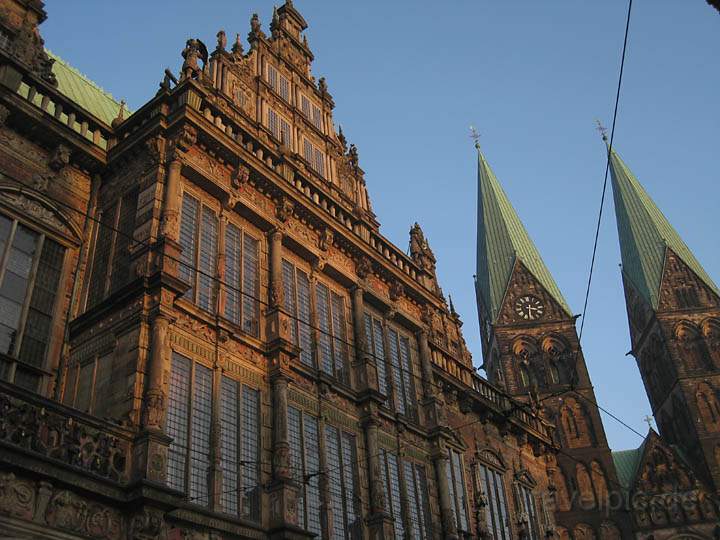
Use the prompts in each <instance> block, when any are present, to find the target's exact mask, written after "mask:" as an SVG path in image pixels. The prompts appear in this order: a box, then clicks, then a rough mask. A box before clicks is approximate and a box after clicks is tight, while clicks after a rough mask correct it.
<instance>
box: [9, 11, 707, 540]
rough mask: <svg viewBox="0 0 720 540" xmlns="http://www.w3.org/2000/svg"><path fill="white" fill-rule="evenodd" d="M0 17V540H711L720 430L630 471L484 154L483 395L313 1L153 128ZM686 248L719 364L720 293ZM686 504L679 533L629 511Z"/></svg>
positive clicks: (634, 455) (30, 14) (171, 87)
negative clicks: (385, 218) (310, 8)
mask: <svg viewBox="0 0 720 540" xmlns="http://www.w3.org/2000/svg"><path fill="white" fill-rule="evenodd" d="M0 5H2V10H0V141H1V142H2V144H0V376H1V378H2V382H0V409H1V410H2V415H0V538H48V539H50V538H52V539H74V538H108V539H133V540H134V539H151V538H153V539H154V538H162V539H168V540H170V539H198V540H199V539H203V540H204V539H207V540H211V539H241V538H278V539H280V538H288V539H302V538H313V537H316V538H332V539H335V538H337V539H384V538H428V539H430V538H432V539H439V538H443V539H445V538H451V539H452V538H457V539H460V538H498V539H508V540H509V539H515V538H526V539H534V540H536V539H541V538H573V539H575V540H581V539H583V540H584V539H591V538H597V539H605V540H610V539H617V538H632V537H637V538H650V536H649V535H650V534H655V535H656V536H655V538H714V536H713V534H716V533H717V532H715V533H714V532H713V531H714V527H715V523H716V521H717V519H716V515H717V514H716V512H717V507H716V506H715V502H714V498H713V497H712V495H713V494H714V493H715V487H714V486H715V485H716V484H715V482H716V481H717V472H718V468H717V467H718V464H717V461H712V459H717V456H719V455H720V452H716V451H715V446H714V445H715V439H714V435H713V433H714V431H712V429H711V427H707V426H712V425H714V424H707V426H706V427H705V428H703V429H700V428H698V427H696V426H695V424H693V422H692V421H691V420H688V423H687V424H683V423H682V421H681V422H680V423H679V424H678V423H677V421H675V424H677V425H675V424H673V426H675V427H673V428H672V429H686V430H690V431H692V433H693V434H694V436H695V437H696V438H695V439H694V440H697V441H701V443H702V444H701V445H700V446H701V447H702V451H698V450H696V449H694V448H695V445H687V446H683V443H684V441H685V440H686V439H685V438H684V436H682V435H678V436H676V438H674V439H673V438H671V437H670V436H669V435H668V433H669V432H670V431H669V430H670V429H671V428H666V427H664V424H663V422H662V421H659V422H658V424H659V425H660V432H661V433H660V436H658V435H657V434H655V433H651V434H650V435H649V436H648V440H647V441H646V442H645V444H644V445H643V447H641V449H638V450H637V451H628V452H626V453H624V454H620V455H613V454H612V453H611V452H610V450H609V448H608V446H607V441H606V440H605V435H604V432H603V428H602V423H601V421H600V417H599V413H598V411H597V408H596V407H595V406H593V405H592V403H593V402H594V399H595V398H594V394H593V391H592V386H591V383H590V379H589V375H588V373H587V369H586V367H585V361H584V359H583V357H582V353H581V352H580V350H579V343H578V340H577V336H576V332H575V324H574V322H575V318H574V317H573V315H572V312H571V311H570V308H569V307H568V306H567V303H566V302H565V300H564V299H563V297H562V294H561V292H560V290H559V288H558V287H557V285H556V284H555V282H554V280H553V278H552V276H551V275H550V273H549V272H548V271H547V269H546V268H545V266H544V264H543V263H542V259H541V258H540V256H539V254H538V253H537V250H536V249H535V247H534V245H533V244H532V242H531V241H530V239H529V236H528V235H527V233H526V232H525V230H524V228H523V227H522V224H521V223H520V221H519V218H518V217H517V215H516V214H515V213H514V210H513V209H512V206H511V205H510V203H509V201H508V200H507V197H505V195H504V193H503V192H502V188H501V187H500V184H499V182H498V181H497V179H496V178H495V176H494V174H493V173H492V171H491V170H490V168H489V165H488V164H487V162H486V160H485V158H484V156H482V155H479V162H478V167H479V169H478V183H479V193H480V198H479V212H480V217H481V218H482V219H481V220H479V230H478V274H477V283H476V292H477V294H478V305H479V313H480V317H481V321H482V333H483V354H484V358H485V369H486V371H487V372H488V374H489V380H488V379H485V378H483V377H480V376H479V375H478V374H477V373H476V370H475V368H474V367H473V363H472V359H471V357H470V354H469V352H468V350H467V347H466V345H465V341H464V339H463V336H462V329H461V328H462V321H461V320H460V318H459V316H458V315H457V313H456V312H455V310H454V308H453V306H452V302H449V303H448V302H447V301H446V299H445V297H444V295H443V292H442V290H441V287H440V284H439V283H438V281H437V277H436V271H435V265H436V260H435V256H434V254H433V252H432V249H431V248H430V245H429V243H428V239H427V238H426V237H425V235H424V233H423V231H422V228H421V227H420V226H419V225H417V224H416V225H415V226H413V228H412V229H411V231H410V242H409V250H408V252H409V255H407V254H406V251H405V249H401V248H399V247H397V246H395V245H394V244H393V243H392V242H390V241H389V240H388V239H387V238H385V237H384V236H383V235H382V233H381V232H380V224H379V223H378V221H377V219H376V216H375V215H374V213H373V211H372V206H371V203H370V197H369V195H368V186H367V184H366V180H365V175H364V172H363V171H362V169H361V167H360V163H359V156H358V150H357V148H356V147H355V146H354V145H352V144H348V142H347V140H346V138H345V135H344V134H343V132H342V130H341V129H337V130H336V128H335V126H334V124H333V118H332V112H333V108H334V102H333V98H332V96H331V94H330V92H329V88H328V84H327V82H326V81H325V79H322V78H321V79H318V80H316V79H315V77H314V76H313V75H312V71H311V66H312V61H313V58H314V57H313V53H312V51H311V50H310V48H309V46H308V42H307V38H306V37H305V34H304V30H305V29H306V28H307V22H306V21H305V20H304V18H303V17H302V15H301V14H300V12H299V11H298V10H297V9H296V7H295V6H294V5H293V3H292V2H291V1H287V2H286V3H285V4H283V5H282V6H281V7H279V8H277V9H276V10H275V11H274V13H273V14H272V19H271V22H270V24H269V27H268V30H267V33H266V31H265V30H264V29H263V26H262V24H261V22H260V18H259V17H258V16H257V15H255V16H253V18H252V19H251V21H250V29H249V30H250V31H249V34H248V36H247V40H241V39H240V36H239V35H238V36H237V38H235V39H233V38H232V37H230V39H229V38H228V36H226V34H225V32H223V31H220V32H218V34H217V36H216V44H215V45H214V48H213V49H212V50H209V49H208V48H207V46H206V45H205V44H204V43H203V41H201V40H199V39H190V40H187V42H186V43H185V46H184V48H183V49H182V52H181V58H179V64H180V62H181V65H180V70H179V72H178V73H177V74H175V73H173V72H172V71H166V73H165V76H164V77H163V78H162V81H161V83H160V87H159V89H158V90H157V93H156V95H155V96H154V97H153V98H152V99H151V100H149V101H148V102H147V103H146V104H144V105H143V106H142V107H140V109H138V110H136V111H132V112H130V111H128V110H127V109H126V107H125V105H124V104H122V103H118V102H116V101H115V100H114V99H113V98H112V97H111V96H109V95H108V94H107V93H105V92H104V91H102V90H101V89H100V88H99V87H98V86H97V85H95V84H94V83H93V82H91V81H89V80H88V79H87V78H86V77H84V76H83V75H82V74H80V73H79V72H78V71H77V70H75V69H74V68H72V67H71V66H70V65H68V64H67V63H65V62H64V61H63V60H62V59H60V58H58V57H56V56H54V55H53V54H52V53H51V52H50V51H48V50H46V49H45V48H44V43H43V41H42V39H41V37H40V33H39V25H40V23H41V22H42V21H43V20H44V19H45V17H46V14H45V11H44V9H43V4H42V2H40V1H38V0H2V2H0ZM613 167H614V168H613V174H614V178H615V177H616V176H617V175H618V174H619V171H620V168H619V165H618V164H616V163H615V162H613ZM618 178H620V177H619V176H618ZM620 180H622V179H620ZM618 185H620V184H618ZM620 187H622V186H620ZM617 193H619V191H617V192H616V197H617V196H618V195H617ZM618 219H620V217H619V218H618ZM636 221H637V220H636ZM640 222H642V223H645V222H644V221H642V220H640ZM631 229H632V227H631ZM623 230H624V229H623ZM632 230H633V231H634V229H632ZM620 236H621V242H623V243H624V244H626V243H628V242H629V241H631V240H628V238H630V237H628V236H627V235H625V236H624V235H623V232H621V235H620ZM633 238H634V237H633ZM683 245H684V244H683ZM669 247H670V248H671V249H673V250H674V251H672V253H675V254H676V255H677V257H680V258H681V259H682V261H685V265H686V266H687V268H686V269H685V270H683V271H684V272H686V274H687V275H686V280H687V279H690V278H692V276H695V277H696V278H697V279H696V281H694V282H692V283H697V284H698V287H699V286H700V285H701V284H703V283H704V284H705V289H703V290H706V293H707V294H706V295H705V296H703V294H705V293H703V294H701V297H702V299H703V301H704V302H705V303H703V304H702V305H700V304H698V305H694V307H692V310H695V311H692V312H690V311H687V309H691V308H688V307H685V308H682V309H683V310H686V311H682V313H683V314H684V315H683V317H684V318H683V319H682V320H683V321H685V320H686V319H690V321H689V322H688V324H694V325H695V326H697V329H698V330H697V331H698V333H697V334H692V335H693V336H696V337H697V340H696V341H697V343H700V340H701V339H706V336H710V337H707V339H709V340H712V339H713V338H712V336H713V335H714V334H712V328H714V326H713V324H714V323H712V321H713V320H714V317H716V315H715V314H714V313H715V312H713V311H712V310H713V309H716V308H717V297H716V296H712V295H714V294H716V293H717V291H716V289H715V288H714V285H712V284H711V283H712V282H708V280H709V278H708V277H707V276H705V275H704V274H702V275H700V273H699V272H700V271H699V270H698V267H699V264H698V265H697V266H696V265H695V263H694V262H691V263H688V262H687V261H686V259H687V254H686V252H684V251H682V249H680V248H678V245H677V244H676V243H672V245H670V246H669ZM682 261H681V262H682ZM693 261H694V259H693ZM623 262H624V265H625V266H626V267H627V266H628V265H629V263H628V262H626V261H625V251H623ZM678 264H680V262H678ZM698 276H699V277H698ZM648 279H650V278H648ZM698 280H699V281H698ZM691 281H692V280H691ZM626 284H627V280H626ZM637 294H641V293H640V292H638V293H637ZM643 298H644V297H643ZM643 301H646V302H647V301H648V300H647V299H645V300H643ZM712 302H715V303H714V304H713V303H712ZM629 305H630V301H629ZM660 305H661V304H658V305H657V306H655V309H656V311H655V312H652V309H651V308H652V299H650V300H649V307H648V309H649V311H648V316H647V317H648V318H647V321H651V320H652V321H661V320H662V321H665V318H663V317H665V314H667V317H670V315H669V313H670V311H672V310H670V311H668V310H667V309H665V311H663V310H662V309H660V311H658V309H659V308H658V306H660ZM662 305H663V306H664V305H665V304H662ZM663 309H664V308H663ZM703 310H704V311H703ZM701 311H702V313H701ZM650 313H657V315H651V314H650ZM686 315H687V316H686ZM653 317H654V318H653ZM667 317H666V318H667ZM672 317H679V315H678V313H677V310H674V311H672ZM672 317H670V318H672ZM706 319H707V320H709V321H711V322H708V323H707V324H709V325H710V326H709V327H708V328H711V330H708V331H707V332H706V331H705V330H704V328H705V326H703V324H705V322H704V321H706ZM673 320H674V319H673ZM711 323H712V324H711ZM633 324H634V323H633V322H632V320H631V328H632V325H633ZM647 324H651V323H650V322H648V323H647ZM652 324H660V325H662V324H664V323H660V322H657V323H652ZM667 324H670V323H667ZM668 328H669V327H668ZM673 328H674V327H673ZM683 328H685V326H683ZM692 328H695V327H692ZM690 331H691V330H688V332H690ZM708 332H709V333H708ZM681 333H682V332H681ZM673 335H675V334H673ZM683 335H684V334H683ZM633 336H634V337H633V340H634V341H637V340H641V337H639V336H640V334H638V335H637V336H636V334H635V333H633ZM696 341H693V343H696ZM637 343H638V344H639V345H638V349H637V350H638V351H641V348H642V347H643V345H642V344H640V341H637ZM643 343H644V342H643ZM703 343H705V342H704V341H703ZM708 343H709V345H708V346H707V347H706V348H705V349H702V350H701V349H700V348H699V347H700V345H698V347H697V348H692V347H690V348H686V349H677V350H675V349H673V351H675V352H670V353H668V355H670V356H672V355H673V354H676V355H677V356H678V358H681V359H684V358H686V357H688V358H690V357H689V356H687V355H688V354H690V353H686V352H684V351H686V350H692V351H695V352H692V355H694V356H692V359H693V360H692V362H695V363H694V364H692V365H693V366H696V367H694V368H693V369H694V370H695V371H692V370H690V371H682V372H678V375H677V379H678V380H679V381H681V382H680V383H679V384H678V385H676V386H677V387H678V388H680V387H682V388H686V387H687V388H688V389H687V390H683V391H680V390H673V391H670V392H669V393H668V392H665V393H662V392H660V391H658V392H659V393H658V394H657V395H658V397H657V401H653V399H654V398H652V397H651V401H652V402H653V403H654V405H653V406H654V408H655V403H657V411H658V412H657V413H656V414H661V411H665V410H666V409H665V408H667V407H670V406H674V405H672V404H674V403H675V401H673V396H674V395H675V394H677V399H680V400H684V401H683V403H689V404H690V403H691V398H694V396H695V395H696V394H697V391H696V387H695V386H693V389H692V390H690V389H689V388H690V386H689V385H690V384H691V382H690V381H692V384H695V381H700V379H702V380H704V379H705V378H706V373H707V370H709V369H710V368H711V366H714V365H715V364H714V363H713V362H714V361H715V360H714V356H712V355H713V354H714V352H712V351H715V348H713V346H712V342H711V341H708ZM698 351H699V352H698ZM705 351H707V354H708V355H710V356H709V357H708V356H703V355H705ZM639 355H640V357H642V356H643V353H642V352H639ZM708 358H709V359H708ZM688 361H689V360H688ZM639 362H640V361H639ZM643 365H644V364H643ZM641 369H644V368H643V367H642V365H641ZM688 369H689V368H688ZM702 370H705V371H702ZM701 375H702V376H701ZM648 380H651V379H648ZM647 384H649V383H646V385H647ZM697 384H700V383H699V382H697ZM705 384H707V385H708V388H714V386H713V384H714V382H713V381H710V382H707V381H706V382H705ZM683 385H684V386H683ZM697 388H700V386H697ZM702 388H703V389H704V388H705V386H703V387H702ZM648 391H649V392H650V390H648ZM673 392H674V394H673ZM709 392H710V391H709V390H708V391H707V392H706V394H704V395H706V397H707V399H708V401H707V406H706V405H704V403H705V402H704V401H702V407H705V408H702V409H701V412H703V413H707V414H709V415H712V414H714V413H718V414H720V410H719V409H717V401H712V399H711V398H712V395H711V393H709ZM671 394H672V395H671ZM667 403H670V404H671V405H667ZM692 403H695V402H692ZM698 403H700V402H698ZM691 406H692V405H688V407H691ZM713 407H715V409H713ZM694 412H695V411H694V410H693V409H689V410H688V413H687V414H688V416H690V415H692V414H694ZM668 414H671V416H672V415H674V414H675V413H674V409H673V410H672V411H671V412H670V413H668ZM673 417H674V416H673ZM708 418H712V416H709V417H708ZM663 460H664V461H663ZM658 467H664V468H663V470H665V471H667V473H666V474H664V475H663V476H660V477H658V475H657V474H656V473H654V472H653V471H655V470H656V469H657V468H658ZM673 482H674V483H673ZM668 486H671V487H668ZM673 489H674V490H675V491H678V490H680V491H682V492H683V493H688V494H689V495H688V496H689V497H691V499H692V500H691V501H690V503H688V504H687V505H686V506H687V508H685V507H684V509H683V510H681V512H680V513H679V514H678V513H672V512H671V510H672V508H671V507H670V506H667V504H666V503H665V502H663V504H666V506H664V507H662V509H660V510H657V511H654V513H653V512H649V513H648V512H646V513H644V514H643V513H642V512H640V513H638V512H637V511H635V510H634V509H632V510H631V507H630V505H628V504H613V496H617V495H618V494H622V495H623V496H628V495H629V494H636V493H638V492H640V493H641V494H642V496H644V497H646V499H647V504H648V505H650V506H652V507H653V508H656V507H658V505H659V502H658V501H660V500H661V499H662V497H663V496H664V495H665V494H667V493H668V492H669V491H672V490H673ZM653 490H654V491H653ZM653 497H654V498H653ZM662 500H663V501H664V499H662ZM651 503H652V504H651ZM668 504H669V503H668ZM653 505H654V506H653ZM661 515H662V516H665V517H664V518H662V519H664V520H665V521H664V522H662V523H661V521H662V519H660V518H658V517H657V516H661ZM682 531H685V532H682ZM693 531H694V532H693ZM680 533H682V534H686V533H687V534H686V535H685V536H682V535H681V536H677V535H678V534H680ZM692 534H696V535H697V536H692Z"/></svg>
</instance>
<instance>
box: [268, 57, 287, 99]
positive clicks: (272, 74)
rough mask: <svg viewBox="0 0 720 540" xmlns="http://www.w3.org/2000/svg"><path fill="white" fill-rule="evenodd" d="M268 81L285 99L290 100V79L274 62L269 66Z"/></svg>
mask: <svg viewBox="0 0 720 540" xmlns="http://www.w3.org/2000/svg"><path fill="white" fill-rule="evenodd" d="M267 77H268V83H269V84H270V86H271V87H272V89H273V90H275V92H277V93H278V94H279V95H280V97H282V98H283V99H284V100H285V101H288V102H289V101H290V81H289V80H288V78H287V77H285V76H284V75H283V74H281V73H280V72H279V71H278V69H277V68H276V67H275V66H273V65H272V64H268V66H267Z"/></svg>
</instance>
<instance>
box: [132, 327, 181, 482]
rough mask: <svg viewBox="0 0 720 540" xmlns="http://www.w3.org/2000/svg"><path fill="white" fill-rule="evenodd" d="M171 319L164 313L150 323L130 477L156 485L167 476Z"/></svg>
mask: <svg viewBox="0 0 720 540" xmlns="http://www.w3.org/2000/svg"><path fill="white" fill-rule="evenodd" d="M169 326H170V319H169V318H168V316H167V315H165V314H164V313H158V314H157V315H156V316H155V318H154V319H153V321H152V343H151V355H150V363H149V364H150V365H149V366H148V370H147V372H146V373H147V375H146V377H147V378H146V384H145V388H146V390H145V399H144V403H143V417H142V425H143V430H142V431H141V433H140V434H139V435H138V438H137V439H136V441H135V458H134V460H133V463H134V471H133V474H134V476H135V478H137V479H141V478H145V479H148V480H152V481H156V482H163V483H164V482H165V477H166V474H167V453H168V447H169V446H170V438H169V437H167V436H166V435H165V434H164V426H165V413H166V410H167V391H166V388H165V381H166V380H167V379H168V378H169V377H167V376H166V372H167V371H169V370H170V355H171V353H172V351H171V349H170V345H169V342H168V335H169Z"/></svg>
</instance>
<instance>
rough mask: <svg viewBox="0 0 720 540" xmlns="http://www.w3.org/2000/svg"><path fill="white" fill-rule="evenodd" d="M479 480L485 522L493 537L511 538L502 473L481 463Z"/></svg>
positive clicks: (504, 539) (508, 539) (505, 539)
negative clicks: (482, 495) (484, 500)
mask: <svg viewBox="0 0 720 540" xmlns="http://www.w3.org/2000/svg"><path fill="white" fill-rule="evenodd" d="M479 472H480V482H481V486H482V490H483V493H484V495H485V499H486V504H485V523H486V525H487V528H488V530H489V531H491V532H492V534H493V538H496V539H497V540H511V536H510V516H509V512H508V504H507V496H506V494H505V484H504V482H503V475H502V473H501V472H500V471H499V470H497V469H495V468H492V467H488V466H487V465H485V464H483V463H481V464H480V468H479Z"/></svg>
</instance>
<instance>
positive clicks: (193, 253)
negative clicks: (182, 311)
mask: <svg viewBox="0 0 720 540" xmlns="http://www.w3.org/2000/svg"><path fill="white" fill-rule="evenodd" d="M199 210H200V203H198V201H197V200H196V199H194V198H192V197H191V196H190V195H188V194H187V193H186V194H185V195H183V206H182V219H181V220H180V247H181V248H182V253H181V255H180V268H179V272H180V278H181V279H182V280H183V281H185V282H186V283H188V284H189V285H190V289H188V291H187V292H186V293H185V298H187V299H188V300H190V301H194V298H195V294H194V291H193V288H194V287H195V260H196V258H197V226H198V219H199V215H198V214H199Z"/></svg>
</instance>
